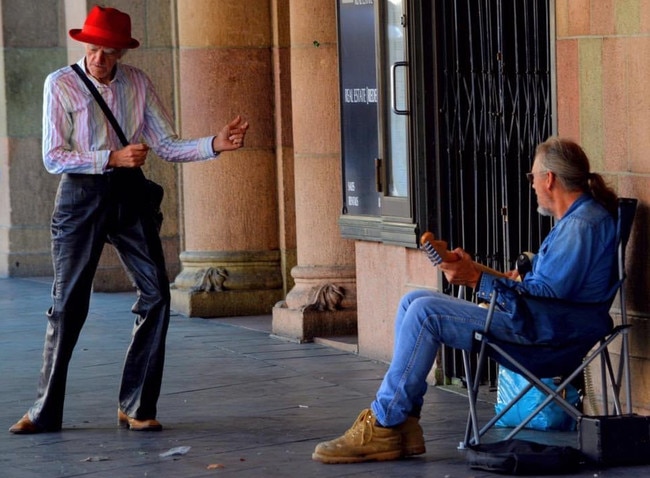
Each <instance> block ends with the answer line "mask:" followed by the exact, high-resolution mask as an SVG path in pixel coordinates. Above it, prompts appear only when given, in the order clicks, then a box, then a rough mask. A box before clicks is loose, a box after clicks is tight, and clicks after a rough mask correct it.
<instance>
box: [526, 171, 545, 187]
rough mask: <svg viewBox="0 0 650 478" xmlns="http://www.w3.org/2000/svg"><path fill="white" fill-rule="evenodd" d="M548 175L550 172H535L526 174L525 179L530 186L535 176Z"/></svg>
mask: <svg viewBox="0 0 650 478" xmlns="http://www.w3.org/2000/svg"><path fill="white" fill-rule="evenodd" d="M548 173H550V171H537V172H535V173H533V172H530V173H526V179H528V182H529V183H530V184H531V185H532V184H533V181H534V180H535V175H536V174H548Z"/></svg>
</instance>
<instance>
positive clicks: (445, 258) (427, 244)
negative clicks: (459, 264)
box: [420, 231, 458, 265]
mask: <svg viewBox="0 0 650 478" xmlns="http://www.w3.org/2000/svg"><path fill="white" fill-rule="evenodd" d="M420 245H421V246H422V249H424V251H425V252H426V253H427V256H428V257H429V260H431V262H433V263H434V264H435V265H438V264H440V263H441V262H454V261H457V260H458V256H456V254H454V253H452V252H449V250H448V249H447V241H439V240H436V238H435V236H434V235H433V233H431V232H429V231H427V232H425V233H424V234H422V236H420Z"/></svg>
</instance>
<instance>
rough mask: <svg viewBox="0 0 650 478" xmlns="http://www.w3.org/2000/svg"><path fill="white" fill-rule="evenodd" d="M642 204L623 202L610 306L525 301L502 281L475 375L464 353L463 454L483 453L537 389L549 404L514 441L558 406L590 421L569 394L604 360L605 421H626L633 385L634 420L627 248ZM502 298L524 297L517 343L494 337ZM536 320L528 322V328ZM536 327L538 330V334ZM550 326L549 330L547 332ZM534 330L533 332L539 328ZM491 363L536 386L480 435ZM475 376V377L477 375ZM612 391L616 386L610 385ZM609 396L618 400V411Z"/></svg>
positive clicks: (478, 340)
mask: <svg viewBox="0 0 650 478" xmlns="http://www.w3.org/2000/svg"><path fill="white" fill-rule="evenodd" d="M636 206H637V200H636V199H629V198H619V200H618V218H617V230H616V234H617V236H616V240H617V260H616V261H614V262H615V264H614V268H615V270H614V271H613V272H612V283H613V285H612V287H611V291H610V294H608V297H607V299H606V300H604V301H603V302H599V303H588V304H586V303H575V302H570V301H565V300H559V299H552V298H541V297H532V296H525V295H522V294H520V293H519V292H516V291H515V290H514V289H512V287H511V286H510V285H508V283H507V281H504V280H502V279H497V280H496V287H495V292H494V294H493V295H492V298H491V302H490V306H489V309H488V318H487V321H486V324H485V328H484V329H483V330H482V331H477V332H475V334H474V340H475V344H476V345H477V349H478V358H477V360H476V365H475V367H474V368H475V370H474V371H472V367H471V364H470V360H469V353H468V352H466V351H464V352H463V364H464V367H465V378H466V380H467V391H468V397H469V417H468V421H467V428H466V432H465V439H464V441H463V442H462V443H461V445H460V447H461V448H465V447H467V446H469V445H478V444H479V443H480V439H481V437H482V436H483V435H485V433H487V431H488V430H490V429H491V428H492V427H493V426H494V425H495V424H496V423H497V422H498V421H499V420H500V419H501V418H502V417H503V416H504V415H505V414H506V413H507V412H508V411H509V410H510V409H511V408H512V407H513V406H514V405H515V404H516V403H517V402H518V401H519V400H520V399H521V398H522V397H523V396H524V395H525V394H526V393H527V392H528V391H529V390H531V389H532V388H533V387H535V388H537V389H538V390H540V391H541V392H542V393H543V396H545V398H544V400H543V401H541V403H539V405H538V406H537V407H536V408H535V409H534V410H532V411H531V412H530V414H529V415H527V416H526V418H525V419H524V420H522V421H521V423H519V425H517V426H516V427H514V428H513V429H512V431H510V432H509V434H508V435H507V437H506V438H505V439H506V440H507V439H510V438H512V437H514V436H515V435H516V434H517V433H519V432H520V431H521V430H522V429H524V428H525V427H526V425H527V424H528V423H529V422H530V421H531V420H532V419H533V418H534V417H535V415H537V414H538V413H539V412H540V411H541V410H542V409H543V408H544V407H546V406H547V405H548V404H549V403H551V402H555V403H556V404H557V405H559V406H560V407H562V409H564V410H565V411H566V412H567V413H568V414H569V415H570V416H572V417H573V418H574V419H576V420H578V418H579V417H582V416H583V413H582V411H581V410H579V409H578V408H577V407H576V406H575V405H573V404H571V403H569V402H567V401H566V400H565V399H564V398H563V392H564V390H565V389H566V387H567V386H568V385H569V384H570V383H571V382H572V381H573V380H574V379H575V378H576V377H578V376H579V375H580V374H582V373H583V372H584V370H585V369H586V368H587V366H589V364H591V363H592V362H593V361H594V360H595V359H596V358H598V357H600V358H601V378H602V384H601V385H602V402H603V407H604V409H605V413H604V415H609V414H612V415H621V414H622V413H623V411H622V409H621V401H620V397H619V395H620V391H621V384H622V383H623V382H624V383H625V398H626V402H625V403H626V405H627V407H626V412H627V413H631V412H632V401H631V384H630V370H629V361H628V360H629V358H628V329H629V327H630V325H629V324H628V320H627V313H626V306H625V291H624V289H623V285H624V281H625V248H626V245H627V242H628V239H629V236H630V231H631V229H632V223H633V220H634V214H635V211H636ZM502 295H511V296H516V297H517V304H518V305H517V309H516V313H515V315H514V317H513V320H521V324H522V328H524V329H527V330H522V334H521V335H516V334H513V336H512V337H510V338H506V339H504V338H503V337H500V338H499V339H497V338H495V337H493V336H492V335H491V334H490V323H491V321H492V316H493V313H494V311H495V308H496V307H497V303H498V300H499V299H498V298H499V296H502ZM617 296H618V298H619V301H620V317H621V321H620V322H621V323H620V325H618V326H616V327H613V324H612V320H611V317H610V315H609V312H610V308H611V306H612V304H613V303H614V301H615V299H616V297H617ZM597 317H600V318H601V319H602V320H603V323H604V324H608V325H606V328H604V329H603V331H602V333H600V334H598V335H599V336H592V337H584V336H583V334H581V333H580V329H579V327H578V328H577V330H576V328H575V327H572V329H573V331H574V333H573V336H571V334H568V335H567V331H566V330H565V329H564V325H565V324H566V323H567V321H571V323H572V324H575V323H576V322H578V323H580V321H583V322H584V323H585V324H592V323H593V321H594V320H595V319H596V318H597ZM525 319H528V320H525ZM531 324H534V325H532V326H531ZM540 324H542V325H540ZM531 327H532V328H531ZM619 337H620V338H621V342H620V347H621V350H620V361H619V365H618V369H617V370H615V368H614V367H613V366H612V362H611V360H610V355H609V350H608V347H609V346H610V344H612V342H613V341H614V340H615V339H617V338H619ZM488 357H491V358H492V359H494V360H496V361H497V362H498V363H499V364H501V365H502V366H505V367H506V368H508V369H510V370H512V371H514V372H516V373H518V374H520V375H522V376H524V377H525V378H526V379H527V380H528V382H529V383H528V385H527V386H526V387H524V388H523V389H522V390H521V391H520V392H519V393H517V394H516V395H515V396H514V397H513V398H512V400H511V401H510V402H509V403H507V404H506V405H505V406H504V407H503V408H502V409H501V410H500V411H499V413H497V414H496V415H495V416H494V417H493V418H491V419H490V420H489V421H487V422H486V423H485V424H484V425H483V426H482V427H480V428H479V422H478V416H477V408H476V400H477V396H478V390H479V382H480V377H481V375H482V371H483V366H484V364H485V362H486V360H487V358H488ZM472 372H474V373H472ZM558 376H559V377H562V381H561V383H560V384H559V385H557V386H556V387H555V388H551V387H550V386H549V385H547V384H546V383H544V382H543V381H542V380H541V379H542V378H546V377H558ZM608 384H609V385H608ZM608 390H609V391H611V393H612V396H613V409H612V410H611V411H610V410H608V408H609V402H608Z"/></svg>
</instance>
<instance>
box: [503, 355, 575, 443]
mask: <svg viewBox="0 0 650 478" xmlns="http://www.w3.org/2000/svg"><path fill="white" fill-rule="evenodd" d="M542 382H544V383H545V384H546V385H548V386H549V387H550V388H553V389H555V387H554V385H555V383H554V379H552V378H544V379H542ZM526 385H528V380H526V378H525V377H523V376H522V375H519V374H517V373H515V372H513V371H512V370H509V369H507V368H505V367H501V366H499V385H498V388H497V403H496V405H495V406H494V408H495V411H496V412H497V413H499V412H500V411H501V410H503V408H505V406H506V404H508V403H509V402H510V401H511V400H512V399H513V398H514V397H515V396H516V395H517V394H518V393H519V391H520V390H521V389H522V388H524V387H525V386H526ZM545 398H546V395H545V394H543V393H542V392H540V391H539V390H537V389H536V388H532V389H531V390H529V391H528V393H526V395H524V396H523V397H522V398H521V399H520V400H519V402H518V403H517V404H516V405H515V406H513V407H512V408H511V409H510V410H508V413H506V414H505V415H504V416H503V417H501V419H500V420H498V421H497V423H496V426H498V427H516V426H517V425H519V424H520V423H521V422H522V421H523V420H524V419H525V418H526V417H527V416H528V415H529V414H530V413H531V412H532V411H533V410H534V409H535V408H536V407H537V406H538V405H539V404H540V403H542V402H543V401H544V399H545ZM564 398H565V400H566V401H567V402H569V403H571V404H573V405H576V406H577V405H578V403H580V395H579V394H578V390H576V388H575V387H574V386H572V385H568V386H567V387H566V388H565V390H564ZM525 428H531V429H534V430H562V431H573V430H575V429H576V421H575V420H574V419H573V417H572V416H571V415H569V414H568V413H567V412H565V411H564V409H563V408H562V407H560V406H559V405H558V404H557V403H555V402H551V403H549V404H548V405H547V406H546V407H544V408H543V409H542V410H541V411H540V412H539V413H538V414H537V415H535V417H534V418H533V419H532V420H531V421H530V422H528V424H527V425H526V427H525Z"/></svg>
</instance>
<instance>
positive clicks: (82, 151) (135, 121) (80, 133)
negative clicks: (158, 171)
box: [43, 58, 215, 174]
mask: <svg viewBox="0 0 650 478" xmlns="http://www.w3.org/2000/svg"><path fill="white" fill-rule="evenodd" d="M78 64H79V66H81V67H82V68H84V69H85V58H82V59H81V60H80V61H79V63H78ZM88 77H89V78H90V79H91V81H93V83H94V84H95V87H96V88H97V90H98V91H99V92H100V94H101V95H102V97H103V98H104V101H106V104H107V105H108V107H109V108H110V109H111V111H112V112H113V115H114V116H115V118H116V119H117V122H118V124H119V125H120V127H121V128H122V131H124V135H125V136H126V138H127V139H128V140H129V142H132V143H138V142H145V143H146V144H148V145H149V147H150V148H152V149H153V150H154V151H155V152H156V154H157V155H158V156H160V157H161V158H162V159H164V160H166V161H172V162H189V161H201V160H206V159H212V158H214V157H215V154H214V152H213V150H212V139H213V138H214V136H209V137H204V138H199V139H189V140H186V139H181V138H179V137H178V135H177V134H176V133H175V132H174V127H173V124H172V120H171V118H170V116H169V114H168V113H167V112H166V110H165V108H164V107H163V105H162V103H161V101H160V98H159V97H158V95H157V93H156V92H155V91H154V88H153V84H152V83H151V80H150V79H149V77H148V76H147V75H146V74H145V73H144V72H143V71H142V70H139V69H138V68H135V67H133V66H129V65H125V64H120V63H118V64H117V65H116V73H115V78H114V79H113V81H112V82H111V83H110V84H109V85H104V84H102V83H99V82H98V81H96V80H95V79H94V78H93V77H92V76H90V75H88ZM122 147H123V146H122V143H121V142H120V140H119V138H118V137H117V134H116V133H115V131H114V130H113V128H112V126H111V124H110V123H109V122H108V120H107V119H106V117H105V116H104V113H103V111H102V110H101V108H100V106H99V105H98V104H97V102H96V101H95V98H94V97H93V96H92V94H91V93H90V91H88V88H87V87H86V85H85V84H84V83H83V82H82V81H81V79H80V78H79V76H77V74H76V73H75V72H74V71H73V70H72V68H70V67H69V66H66V67H64V68H61V69H59V70H57V71H55V72H53V73H51V74H50V75H48V77H47V78H46V80H45V87H44V91H43V163H44V164H45V168H46V169H47V170H48V171H49V172H50V173H52V174H61V173H81V174H102V173H104V172H105V171H106V170H107V165H108V157H109V155H110V152H111V151H116V150H118V149H121V148H122ZM108 169H110V168H108Z"/></svg>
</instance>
